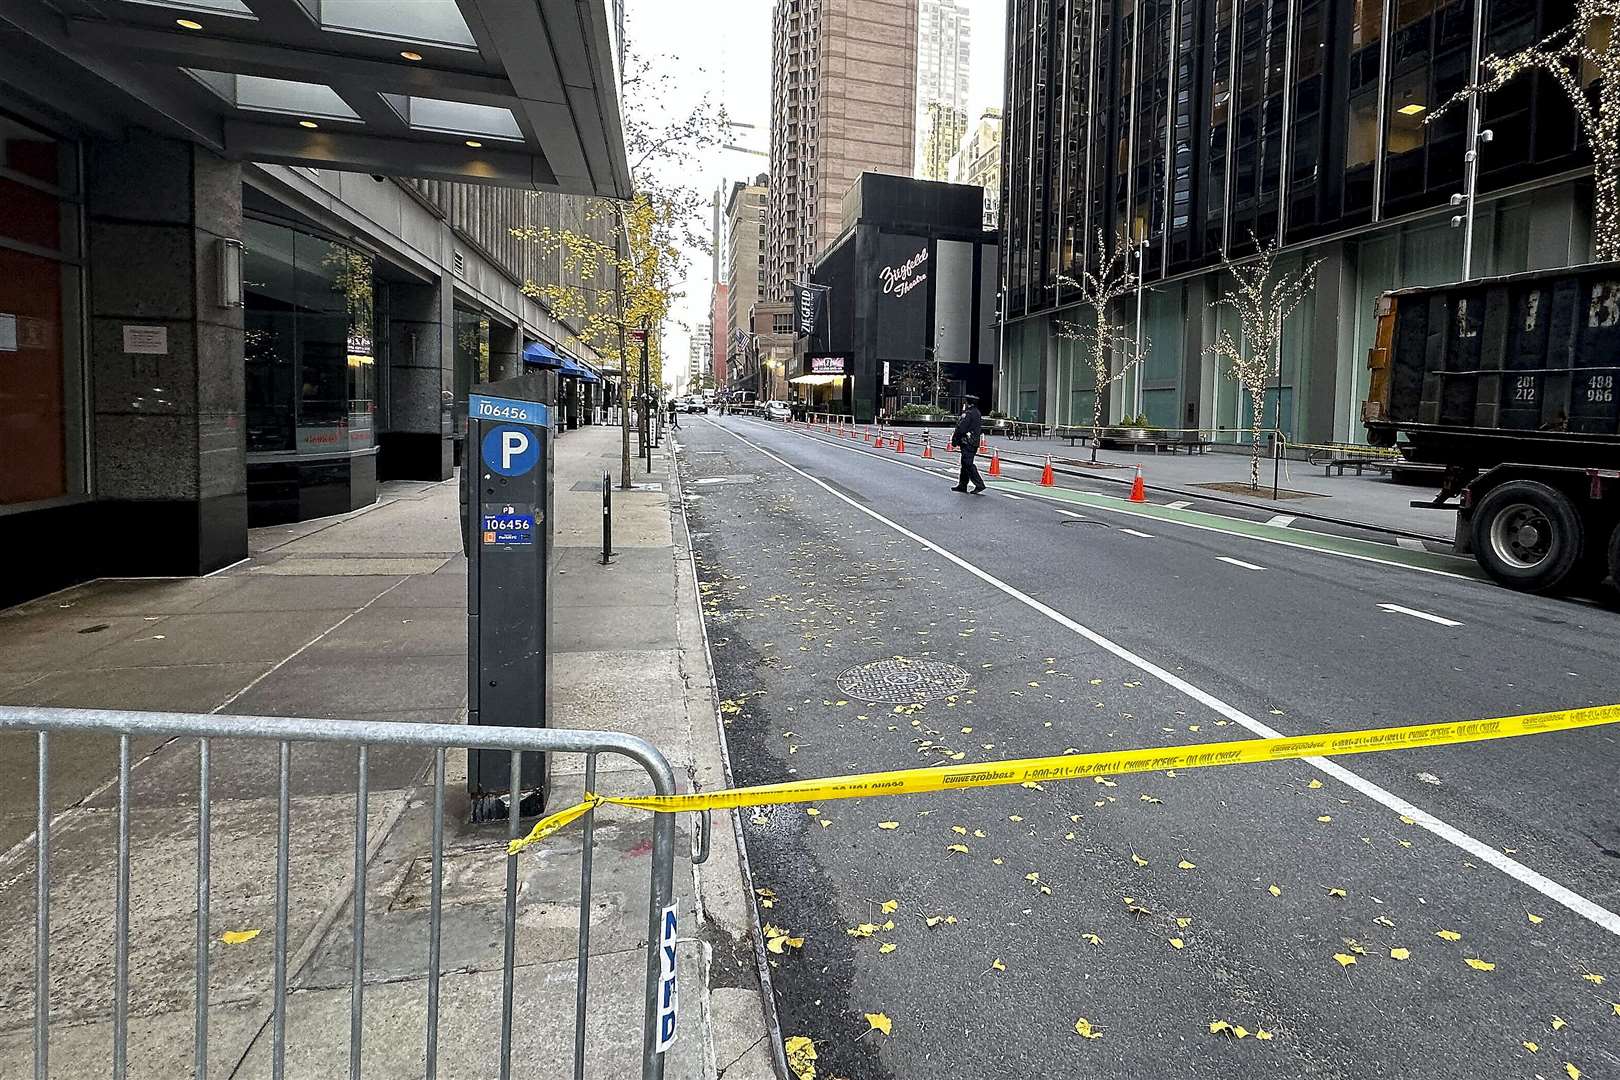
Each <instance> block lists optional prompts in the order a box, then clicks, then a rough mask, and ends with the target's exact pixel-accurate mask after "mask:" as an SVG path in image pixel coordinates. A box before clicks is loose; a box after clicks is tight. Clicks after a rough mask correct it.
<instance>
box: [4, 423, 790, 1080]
mask: <svg viewBox="0 0 1620 1080" xmlns="http://www.w3.org/2000/svg"><path fill="white" fill-rule="evenodd" d="M617 458H618V431H617V429H610V428H601V427H597V428H585V429H581V430H578V431H575V432H570V433H568V434H567V435H566V436H564V437H563V438H562V439H561V440H560V441H559V443H558V451H557V455H556V459H557V460H556V465H557V472H556V484H557V492H556V519H555V534H554V535H555V542H556V544H557V575H556V577H555V578H554V579H553V597H554V602H555V604H556V608H555V630H556V637H555V640H554V642H553V647H554V650H555V652H554V657H553V671H554V677H555V682H556V685H555V691H554V701H555V706H556V713H555V716H554V723H556V724H557V725H559V726H568V727H582V728H601V729H610V730H619V731H628V732H631V733H634V734H638V735H642V736H643V737H645V738H647V739H649V740H650V741H652V742H653V743H654V744H656V745H657V746H659V748H660V749H661V750H663V752H664V753H665V755H666V756H667V757H668V758H669V759H670V761H671V763H672V764H673V766H674V767H675V770H676V774H677V777H678V778H679V779H680V781H681V782H682V785H683V786H691V785H697V786H703V787H714V786H720V784H721V782H722V781H721V779H720V778H721V777H722V776H723V769H722V766H721V760H722V757H721V752H720V748H719V741H718V740H719V727H718V724H717V717H716V702H715V698H714V696H713V692H712V678H711V675H710V672H709V664H708V656H707V649H706V646H705V644H704V641H703V636H702V628H701V621H700V614H699V612H700V609H699V606H698V603H699V602H698V597H697V589H696V585H695V582H694V581H693V578H692V572H691V566H690V560H689V558H688V554H687V551H686V549H685V529H684V525H683V524H682V522H681V519H680V509H679V506H678V503H677V502H676V501H675V500H673V499H672V495H671V490H670V489H671V488H672V487H673V485H674V480H673V476H672V471H671V469H670V468H669V462H668V460H667V459H666V458H665V457H663V456H662V455H659V456H658V457H657V458H656V459H655V461H654V472H653V474H652V475H651V476H650V477H649V476H647V475H645V474H642V475H638V476H637V477H636V479H637V481H638V490H634V491H630V492H616V493H615V497H614V540H615V546H616V548H617V549H618V551H619V553H620V554H619V556H618V557H617V558H616V559H615V560H614V563H613V565H611V566H609V567H603V566H601V565H600V560H599V553H600V533H599V529H600V522H601V493H600V492H601V488H600V483H601V477H602V474H603V473H604V472H606V471H609V470H610V469H613V468H614V462H616V461H617ZM252 552H253V554H252V558H251V559H250V560H249V561H248V562H246V563H245V564H242V565H239V566H237V567H233V568H231V569H230V570H228V571H227V572H224V573H221V574H218V575H215V576H213V577H209V578H202V579H182V580H145V581H99V582H94V583H91V584H88V585H85V586H81V587H78V588H74V589H70V590H67V591H64V592H61V593H57V594H53V595H51V596H49V597H46V598H44V599H42V600H39V601H35V602H33V603H30V604H26V605H23V606H21V607H18V608H14V609H11V610H9V611H6V612H3V613H0V703H4V704H31V705H49V706H82V707H107V708H129V709H150V710H173V711H184V712H199V713H210V712H212V713H223V714H239V715H252V714H260V715H283V716H309V717H327V718H331V719H333V720H334V721H337V722H341V721H343V720H358V719H388V720H405V721H416V722H438V723H458V722H462V721H464V719H465V707H466V663H467V661H466V614H465V612H466V588H467V579H466V560H465V559H464V558H463V556H462V555H461V552H460V536H459V527H458V522H457V491H456V485H455V483H454V482H453V481H451V482H447V483H441V484H389V485H385V491H384V494H383V497H382V498H381V499H380V500H379V502H378V503H376V504H374V505H373V506H371V507H368V508H366V509H365V510H363V511H360V512H357V513H355V514H352V515H346V516H344V517H341V518H333V519H325V520H323V521H317V522H307V523H301V524H298V525H293V526H285V527H277V528H268V529H260V530H256V531H255V532H254V534H253V537H252ZM136 742H137V745H136V746H134V747H133V757H134V760H136V761H137V762H138V764H137V765H136V767H135V769H134V771H133V774H132V783H131V788H132V807H133V810H132V813H131V823H132V824H131V835H132V849H133V858H132V868H131V877H132V905H131V927H132V936H131V961H130V971H131V1004H130V1075H131V1076H135V1077H164V1078H167V1077H173V1076H179V1075H186V1074H188V1073H189V1072H190V1070H191V1052H192V1025H193V1009H194V1005H193V993H192V981H191V974H190V973H191V971H192V970H193V965H194V961H195V945H194V942H195V937H194V935H195V929H194V927H195V917H196V904H195V895H196V892H195V890H196V873H195V850H196V820H197V818H196V813H197V808H196V801H197V795H196V791H197V779H196V774H197V752H196V750H195V748H194V746H195V744H194V742H193V741H191V740H181V741H179V742H175V743H171V744H166V745H165V744H159V743H157V742H156V741H146V742H142V741H140V740H136ZM275 753H276V752H275V748H274V746H271V745H264V744H255V743H250V742H248V741H246V740H241V741H233V740H224V741H220V740H216V741H215V743H214V745H213V747H212V758H213V775H212V799H211V806H212V832H211V838H212V839H211V842H212V857H211V868H212V883H211V890H210V895H211V904H210V923H211V944H210V946H209V955H210V963H211V967H212V971H211V979H210V1008H209V1068H208V1075H209V1076H210V1077H258V1076H267V1075H269V1066H270V1057H269V1049H270V1047H269V1043H270V1029H269V1018H270V1013H271V998H270V992H271V957H272V938H273V933H274V930H273V928H274V918H273V911H274V859H275V839H274V837H275V832H274V822H275V816H276V782H275V773H276V768H275ZM116 760H117V759H116V740H115V739H112V738H110V737H109V738H105V739H90V738H72V739H70V738H66V737H62V736H57V737H54V738H53V739H52V767H51V790H50V801H51V806H52V809H53V812H55V813H56V814H57V815H58V816H57V820H56V822H55V824H54V826H53V829H52V876H51V879H52V904H51V920H52V938H51V944H52V952H51V978H52V999H51V1072H52V1075H54V1076H64V1077H69V1076H71V1077H78V1076H84V1075H91V1074H98V1075H99V1074H103V1073H105V1072H108V1071H110V1069H111V1022H110V1016H111V1003H112V994H113V979H112V968H113V963H112V944H113V925H114V917H115V915H114V911H113V906H114V905H113V900H112V898H113V895H114V877H115V869H116V859H115V850H116V849H115V836H116V833H115V828H116V789H115V788H114V789H112V790H109V786H110V785H111V781H112V780H113V779H114V777H115V776H116ZM431 760H432V755H431V752H428V751H420V750H408V749H396V748H386V747H379V748H375V749H373V750H372V752H371V754H370V768H369V777H370V799H369V814H368V828H369V836H370V843H369V845H368V853H369V863H368V870H367V875H366V893H365V895H366V913H367V914H366V924H367V930H366V942H367V948H366V989H365V1016H364V1025H363V1033H364V1044H363V1049H364V1062H365V1073H366V1074H368V1075H377V1076H390V1077H393V1076H407V1075H418V1076H419V1075H421V1073H422V1069H423V1062H424V1035H423V1023H424V1015H425V1013H424V1008H425V993H426V981H425V959H426V955H427V937H428V919H427V868H428V865H429V859H430V837H431V827H432V821H431V816H430V815H431V812H432V787H431V775H430V765H431ZM602 766H603V772H602V774H601V776H600V778H599V783H598V785H597V786H598V789H599V790H602V791H605V792H609V793H613V792H628V791H642V790H646V789H647V782H646V780H645V779H643V778H642V774H641V773H640V770H639V769H636V768H634V767H631V768H630V769H628V770H626V769H622V768H621V767H620V763H617V762H609V761H608V760H604V761H603V763H602ZM35 768H36V764H35V750H34V740H33V738H32V736H0V852H3V854H0V1076H8V1077H9V1076H21V1075H26V1074H29V1073H30V1072H31V1069H32V1042H33V1040H32V1031H31V1025H32V1022H33V990H32V986H33V983H32V967H33V965H32V955H33V947H34V935H33V907H34V905H33V890H34V878H33V858H34V851H33V844H32V842H31V839H30V838H31V833H32V829H33V817H34V800H35V787H34V772H35ZM581 773H582V762H581V761H579V760H577V759H575V760H570V759H568V758H566V757H563V756H559V757H558V758H557V759H556V760H555V762H554V778H555V785H554V791H553V796H552V804H551V805H552V807H553V808H555V807H559V806H563V805H567V804H568V803H570V802H572V801H574V800H575V799H577V797H578V794H579V792H580V788H581ZM450 774H451V775H450V780H449V788H448V796H449V797H448V798H447V807H446V822H445V834H446V852H445V868H446V870H445V889H444V921H443V946H442V947H443V954H442V965H441V966H442V970H443V973H444V974H443V981H442V984H441V1010H442V1012H441V1018H442V1019H441V1039H440V1075H441V1076H447V1077H449V1076H466V1077H488V1076H493V1075H496V1073H497V1049H498V1045H499V1012H500V986H501V959H500V958H501V944H502V911H503V888H504V877H505V859H504V857H503V851H502V849H503V843H504V835H505V826H504V824H500V825H496V826H470V825H468V824H467V823H466V822H467V817H468V815H467V799H466V793H465V784H464V776H465V760H464V755H462V754H460V753H455V754H452V757H451V763H450ZM424 781H427V783H426V785H424ZM354 786H355V761H354V755H353V753H352V752H349V751H341V752H333V750H332V749H330V748H328V749H324V750H322V749H316V748H313V747H309V746H295V747H294V750H293V787H292V791H291V802H292V822H293V837H294V842H293V849H294V851H293V857H292V861H291V870H290V872H291V890H290V891H291V898H292V903H291V916H290V922H289V952H290V961H289V982H290V989H291V994H290V996H289V999H288V1001H289V1006H288V1059H287V1064H288V1073H287V1074H288V1075H289V1076H292V1077H304V1076H331V1075H339V1074H342V1073H344V1072H345V1071H346V1070H347V1066H348V1060H349V1059H348V1055H349V1015H350V1013H349V1009H350V989H349V970H350V965H351V960H350V951H351V929H350V928H351V921H352V901H353V897H354V895H355V888H354V880H353V875H352V866H353V835H354V807H355V799H354ZM690 819H691V815H685V816H683V818H682V819H681V820H680V821H679V823H678V838H677V860H678V861H677V869H676V880H675V886H676V895H677V902H678V903H679V906H680V911H681V936H682V940H681V944H680V948H679V957H680V959H679V965H680V977H681V980H682V984H681V986H682V996H681V1019H680V1024H681V1029H680V1036H679V1037H678V1038H677V1040H676V1043H675V1046H674V1048H673V1049H672V1050H671V1051H670V1053H669V1055H668V1058H667V1064H668V1072H667V1075H669V1076H670V1077H678V1078H682V1080H685V1078H699V1077H703V1078H714V1077H717V1076H722V1075H723V1076H725V1077H727V1078H733V1080H736V1078H743V1077H767V1076H770V1075H771V1074H772V1072H771V1053H772V1048H771V1045H770V1042H769V1040H768V1039H767V1037H766V1028H765V1021H764V1014H763V1011H762V1004H761V998H760V994H759V983H758V979H757V975H756V974H755V972H756V968H755V964H754V951H753V945H752V937H751V931H750V928H749V919H750V918H751V910H752V909H751V905H749V904H748V903H747V901H746V888H745V886H744V884H743V877H742V874H741V871H740V869H739V866H740V863H739V859H738V855H737V851H736V848H735V843H734V840H733V835H734V834H733V830H732V827H731V824H730V822H729V820H728V818H727V817H726V816H725V815H716V818H715V843H714V852H713V855H712V856H711V858H710V860H709V862H708V863H706V864H704V865H702V866H694V865H693V864H692V862H691V858H690V853H691V843H692V841H691V836H692V832H693V829H694V826H695V822H693V821H692V820H690ZM596 837H597V846H596V855H595V864H594V878H595V888H594V897H593V911H592V918H591V922H592V937H591V975H590V999H591V1015H590V1020H589V1022H588V1031H589V1043H588V1056H587V1061H588V1065H587V1070H586V1073H587V1075H588V1076H592V1077H603V1078H609V1077H611V1078H615V1080H617V1078H620V1077H631V1076H636V1075H639V1061H640V1039H641V1009H642V994H643V986H644V982H643V981H644V977H645V953H644V951H643V950H644V947H645V938H646V903H647V892H648V877H649V870H650V838H651V828H650V821H649V819H648V817H647V815H645V814H642V813H640V812H634V811H616V810H611V811H602V812H599V813H598V815H597V832H596ZM580 841H581V836H580V831H579V829H578V828H577V827H576V828H574V829H572V830H570V831H568V832H565V833H562V834H559V835H558V836H556V837H554V838H552V839H551V840H548V841H547V842H546V843H545V844H544V845H541V846H539V847H538V848H536V849H531V850H530V851H529V852H527V853H526V854H525V856H524V858H523V859H522V861H521V863H520V881H521V884H520V894H519V902H518V903H519V907H518V935H517V967H516V987H517V991H516V993H517V1002H518V1007H517V1012H518V1017H517V1023H516V1025H515V1031H514V1047H515V1054H514V1062H515V1068H516V1069H517V1070H519V1071H520V1072H521V1073H522V1074H529V1075H543V1076H564V1075H568V1074H569V1073H570V1070H571V1062H572V1016H573V1010H574V973H575V966H576V943H577V938H576V934H577V917H576V916H577V911H576V903H577V897H578V895H579V869H580V868H579V855H580ZM232 930H258V931H260V933H259V934H258V936H257V937H254V938H252V939H251V940H248V941H245V942H241V943H239V944H226V943H225V942H224V940H223V939H222V937H221V935H222V934H223V933H224V932H226V931H232ZM711 987H713V989H712V990H711Z"/></svg>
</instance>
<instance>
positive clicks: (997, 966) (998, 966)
mask: <svg viewBox="0 0 1620 1080" xmlns="http://www.w3.org/2000/svg"><path fill="white" fill-rule="evenodd" d="M990 970H991V971H1006V970H1007V965H1006V964H1003V963H1002V962H1001V957H999V956H998V957H996V958H995V959H994V960H992V961H990Z"/></svg>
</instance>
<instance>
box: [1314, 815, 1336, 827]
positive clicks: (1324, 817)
mask: <svg viewBox="0 0 1620 1080" xmlns="http://www.w3.org/2000/svg"><path fill="white" fill-rule="evenodd" d="M1316 820H1317V821H1320V822H1321V823H1322V824H1324V825H1326V824H1327V823H1328V822H1330V821H1332V820H1333V818H1332V817H1331V816H1329V815H1327V814H1323V815H1322V816H1321V817H1319V818H1317V819H1316Z"/></svg>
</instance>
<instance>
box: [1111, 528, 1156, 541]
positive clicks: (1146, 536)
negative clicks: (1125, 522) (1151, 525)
mask: <svg viewBox="0 0 1620 1080" xmlns="http://www.w3.org/2000/svg"><path fill="white" fill-rule="evenodd" d="M1119 531H1120V532H1122V533H1129V534H1130V535H1132V536H1140V537H1141V538H1142V539H1144V540H1151V539H1153V534H1152V533H1145V532H1143V531H1142V530H1141V529H1124V528H1122V529H1120V530H1119Z"/></svg>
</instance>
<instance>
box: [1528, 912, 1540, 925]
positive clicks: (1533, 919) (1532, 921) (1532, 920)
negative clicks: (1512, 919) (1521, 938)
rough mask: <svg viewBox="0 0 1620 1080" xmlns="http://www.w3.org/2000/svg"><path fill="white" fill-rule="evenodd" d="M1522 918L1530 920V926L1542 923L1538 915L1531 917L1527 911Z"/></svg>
mask: <svg viewBox="0 0 1620 1080" xmlns="http://www.w3.org/2000/svg"><path fill="white" fill-rule="evenodd" d="M1524 917H1525V918H1527V919H1529V920H1530V925H1531V926H1535V925H1537V924H1538V923H1540V922H1541V921H1542V919H1541V916H1540V915H1532V914H1531V913H1530V912H1528V911H1527V912H1525V913H1524Z"/></svg>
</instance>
